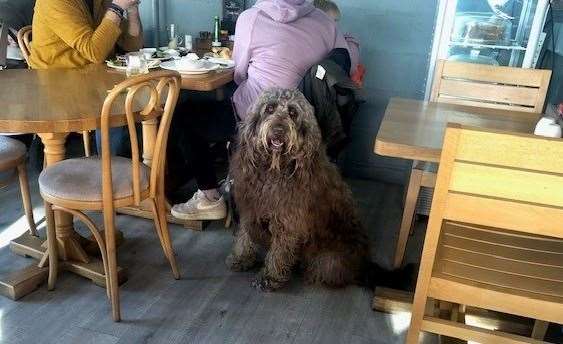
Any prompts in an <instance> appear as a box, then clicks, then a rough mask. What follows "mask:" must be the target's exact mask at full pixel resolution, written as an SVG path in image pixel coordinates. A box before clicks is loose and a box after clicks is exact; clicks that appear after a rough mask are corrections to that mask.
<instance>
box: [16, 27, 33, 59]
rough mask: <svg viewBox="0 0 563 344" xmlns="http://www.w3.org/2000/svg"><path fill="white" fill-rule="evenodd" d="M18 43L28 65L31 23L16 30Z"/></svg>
mask: <svg viewBox="0 0 563 344" xmlns="http://www.w3.org/2000/svg"><path fill="white" fill-rule="evenodd" d="M18 45H19V46H20V50H21V52H22V55H23V58H24V59H25V62H26V63H27V65H28V66H29V57H30V56H31V25H28V26H24V27H22V28H21V29H20V30H19V31H18Z"/></svg>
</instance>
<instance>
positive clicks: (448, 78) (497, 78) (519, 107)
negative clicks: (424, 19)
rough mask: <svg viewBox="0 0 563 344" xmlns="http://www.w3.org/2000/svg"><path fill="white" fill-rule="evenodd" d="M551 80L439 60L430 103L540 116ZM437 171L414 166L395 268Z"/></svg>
mask: <svg viewBox="0 0 563 344" xmlns="http://www.w3.org/2000/svg"><path fill="white" fill-rule="evenodd" d="M550 78H551V71H549V70H538V69H522V68H512V67H496V66H487V65H480V64H472V63H462V62H452V61H445V60H440V61H438V64H437V68H436V73H435V75H434V84H433V87H432V95H431V97H430V101H433V102H443V103H451V104H458V105H467V106H475V107H485V108H497V109H504V110H510V111H520V112H529V113H530V115H531V116H538V114H540V113H541V112H542V111H543V108H544V104H545V97H546V94H547V89H548V86H549V81H550ZM436 170H437V167H436V166H435V165H434V164H431V163H426V162H421V161H414V162H413V167H412V169H411V174H410V180H409V185H408V188H407V193H406V198H405V207H404V211H403V218H402V221H401V227H400V230H399V239H398V240H397V247H396V249H395V258H394V266H395V267H396V268H398V267H400V265H401V264H402V262H403V256H404V254H405V249H406V246H407V241H408V237H409V232H410V231H411V230H412V227H413V224H414V215H415V209H416V204H417V200H418V195H419V193H420V189H421V188H422V187H428V188H433V187H434V183H435V180H436Z"/></svg>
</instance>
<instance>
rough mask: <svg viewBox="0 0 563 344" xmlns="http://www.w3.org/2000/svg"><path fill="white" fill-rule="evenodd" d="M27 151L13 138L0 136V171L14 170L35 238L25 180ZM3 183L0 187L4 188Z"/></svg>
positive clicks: (29, 198) (26, 180)
mask: <svg viewBox="0 0 563 344" xmlns="http://www.w3.org/2000/svg"><path fill="white" fill-rule="evenodd" d="M26 156H27V149H26V147H25V145H24V144H23V143H21V142H20V141H18V140H15V139H13V138H10V137H7V136H2V135H0V171H2V172H5V171H10V170H14V171H15V173H16V174H17V175H18V178H19V182H20V191H21V195H22V202H23V209H24V212H25V216H26V217H27V223H28V224H29V232H30V234H31V235H34V236H37V228H36V225H35V220H34V219H33V207H32V206H31V197H30V194H29V182H28V179H27V169H26V166H25V163H26ZM6 184H7V183H3V184H1V185H0V186H2V187H3V186H5V185H6Z"/></svg>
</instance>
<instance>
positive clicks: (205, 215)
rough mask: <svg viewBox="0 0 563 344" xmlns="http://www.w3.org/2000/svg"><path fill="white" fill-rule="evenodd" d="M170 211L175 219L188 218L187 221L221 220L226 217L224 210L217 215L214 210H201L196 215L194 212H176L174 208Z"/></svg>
mask: <svg viewBox="0 0 563 344" xmlns="http://www.w3.org/2000/svg"><path fill="white" fill-rule="evenodd" d="M170 213H171V214H172V216H174V217H175V218H177V219H180V220H189V221H211V220H223V219H225V218H226V217H227V213H226V212H225V213H224V214H219V215H218V214H217V213H216V212H205V211H201V212H199V213H198V214H197V215H195V214H194V215H191V214H184V213H178V212H176V211H174V209H171V210H170Z"/></svg>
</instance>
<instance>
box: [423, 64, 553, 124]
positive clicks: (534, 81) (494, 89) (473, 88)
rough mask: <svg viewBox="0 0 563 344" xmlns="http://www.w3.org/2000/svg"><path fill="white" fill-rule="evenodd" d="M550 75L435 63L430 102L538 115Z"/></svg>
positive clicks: (479, 65) (518, 70) (545, 72)
mask: <svg viewBox="0 0 563 344" xmlns="http://www.w3.org/2000/svg"><path fill="white" fill-rule="evenodd" d="M550 78H551V71H548V70H535V69H523V68H512V67H497V66H487V65H481V64H473V63H462V62H453V61H445V60H440V61H438V65H437V68H436V74H435V76H434V84H433V87H432V95H431V100H432V101H435V102H444V103H452V104H459V105H468V106H477V107H487V108H498V109H505V110H515V111H521V112H532V113H541V112H542V110H543V107H544V104H545V97H546V94H547V89H548V86H549V80H550Z"/></svg>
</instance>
